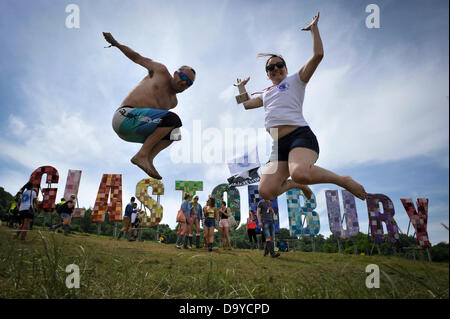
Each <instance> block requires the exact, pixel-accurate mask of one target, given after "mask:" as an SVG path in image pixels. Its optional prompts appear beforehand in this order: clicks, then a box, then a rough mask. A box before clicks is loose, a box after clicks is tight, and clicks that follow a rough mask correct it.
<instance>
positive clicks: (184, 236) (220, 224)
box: [175, 194, 280, 258]
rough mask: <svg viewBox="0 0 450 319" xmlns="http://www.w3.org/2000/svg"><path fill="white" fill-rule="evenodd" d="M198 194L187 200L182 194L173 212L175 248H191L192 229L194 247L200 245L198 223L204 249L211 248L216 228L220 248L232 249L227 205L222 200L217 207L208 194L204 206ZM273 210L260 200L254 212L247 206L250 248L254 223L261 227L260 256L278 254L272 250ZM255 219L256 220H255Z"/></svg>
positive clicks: (254, 233) (276, 255)
mask: <svg viewBox="0 0 450 319" xmlns="http://www.w3.org/2000/svg"><path fill="white" fill-rule="evenodd" d="M198 201H199V198H198V195H195V196H194V198H193V200H191V195H190V194H185V195H184V200H183V202H182V204H181V207H180V210H179V212H178V215H177V219H176V222H177V223H178V225H177V229H178V232H177V240H176V243H175V247H176V248H178V249H181V248H182V247H184V248H185V249H192V239H193V229H194V226H195V232H196V242H195V246H196V248H200V232H201V230H200V223H201V225H202V226H203V229H204V239H203V242H204V245H203V247H204V248H207V249H208V251H212V250H213V247H214V231H215V229H218V230H219V232H220V238H221V243H222V248H223V249H224V250H232V247H231V239H230V223H229V218H230V217H231V216H232V213H231V209H230V207H227V203H226V202H225V201H223V200H222V201H221V203H220V208H218V207H217V206H216V200H215V199H214V198H213V197H211V195H209V197H208V200H207V202H206V204H205V207H203V209H202V206H201V205H200V203H199V202H198ZM274 213H275V212H274V210H273V208H272V204H271V202H270V201H266V200H261V201H260V202H259V204H258V209H257V212H255V211H253V210H251V209H250V211H249V218H248V219H247V234H248V238H249V241H250V244H251V249H255V248H257V239H256V228H257V225H256V224H257V223H258V224H259V227H260V228H261V230H262V232H261V238H262V242H263V244H264V256H267V255H268V254H269V253H270V255H271V256H272V257H273V258H275V257H278V256H280V254H279V253H277V252H275V245H274V240H275V227H274ZM258 221H259V222H258Z"/></svg>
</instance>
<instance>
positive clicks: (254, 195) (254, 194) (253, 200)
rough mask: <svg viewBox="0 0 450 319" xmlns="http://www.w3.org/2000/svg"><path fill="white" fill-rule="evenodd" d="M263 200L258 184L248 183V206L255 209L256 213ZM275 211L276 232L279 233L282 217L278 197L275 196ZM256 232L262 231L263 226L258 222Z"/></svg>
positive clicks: (273, 202)
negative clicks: (279, 211)
mask: <svg viewBox="0 0 450 319" xmlns="http://www.w3.org/2000/svg"><path fill="white" fill-rule="evenodd" d="M260 200H261V197H260V196H259V192H258V185H248V207H249V209H251V210H253V211H254V212H255V213H256V212H257V210H258V203H259V201H260ZM270 202H271V204H272V208H273V211H274V212H275V214H274V216H273V219H274V225H275V234H278V231H279V230H280V218H279V216H280V215H279V213H278V198H277V197H275V198H274V199H272V200H271V201H270ZM256 233H257V234H259V233H261V228H260V227H259V223H258V222H257V223H256Z"/></svg>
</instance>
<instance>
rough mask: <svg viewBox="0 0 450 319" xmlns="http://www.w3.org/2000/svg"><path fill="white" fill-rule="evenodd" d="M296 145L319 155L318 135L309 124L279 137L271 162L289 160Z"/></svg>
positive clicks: (274, 145) (274, 146)
mask: <svg viewBox="0 0 450 319" xmlns="http://www.w3.org/2000/svg"><path fill="white" fill-rule="evenodd" d="M296 147H304V148H309V149H310V150H313V151H314V152H316V153H317V155H319V143H318V142H317V138H316V135H314V133H313V131H311V129H310V127H309V126H301V127H298V128H297V129H295V130H294V131H292V132H290V133H289V134H287V135H285V136H283V137H282V138H280V139H278V141H274V142H273V144H272V153H271V154H270V158H269V162H277V161H283V162H287V160H288V158H289V152H290V151H291V150H292V149H294V148H296Z"/></svg>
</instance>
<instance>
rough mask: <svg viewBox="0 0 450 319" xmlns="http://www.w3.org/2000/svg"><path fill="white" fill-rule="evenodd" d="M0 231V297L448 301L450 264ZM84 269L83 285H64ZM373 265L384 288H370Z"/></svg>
mask: <svg viewBox="0 0 450 319" xmlns="http://www.w3.org/2000/svg"><path fill="white" fill-rule="evenodd" d="M12 234H13V233H12V232H11V231H10V229H8V228H6V227H4V226H2V227H0V298H233V299H234V298H270V299H272V298H283V299H285V298H449V292H448V287H449V278H448V275H449V266H448V264H443V263H428V262H425V261H413V260H407V259H403V258H397V257H386V256H372V257H371V256H355V255H342V254H326V253H307V252H294V253H292V252H290V253H282V255H281V257H279V258H276V259H272V258H270V257H263V252H262V251H260V250H258V251H256V250H254V251H252V250H245V249H235V250H233V251H224V250H221V249H219V248H217V247H216V248H215V249H214V251H213V252H211V253H209V252H207V251H206V250H204V249H193V250H184V249H181V250H179V249H176V248H175V247H174V245H165V244H159V243H156V242H143V243H141V242H127V241H123V240H121V241H117V240H113V239H111V238H101V237H97V236H82V235H70V236H68V237H66V236H63V235H61V234H55V233H50V232H45V231H33V232H31V233H29V234H28V236H27V240H26V241H25V242H21V241H19V240H13V239H12V236H13V235H12ZM69 264H76V265H78V266H79V267H80V274H81V287H80V288H79V289H68V288H67V287H66V285H65V281H66V277H67V276H68V275H69V274H68V273H66V272H65V269H66V266H67V265H69ZM368 264H377V265H378V266H379V267H380V288H379V289H375V288H374V289H368V288H366V286H365V281H366V277H367V275H368V274H367V273H366V272H365V268H366V266H367V265H368Z"/></svg>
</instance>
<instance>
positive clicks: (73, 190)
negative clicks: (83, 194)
mask: <svg viewBox="0 0 450 319" xmlns="http://www.w3.org/2000/svg"><path fill="white" fill-rule="evenodd" d="M80 180H81V171H80V170H74V169H69V173H68V174H67V182H66V189H65V190H64V199H65V200H68V199H69V198H70V196H71V195H75V196H76V197H77V198H78V196H77V195H78V189H79V187H80ZM85 211H86V210H85V209H84V208H74V210H73V213H72V218H76V217H83V216H84V213H85Z"/></svg>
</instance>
